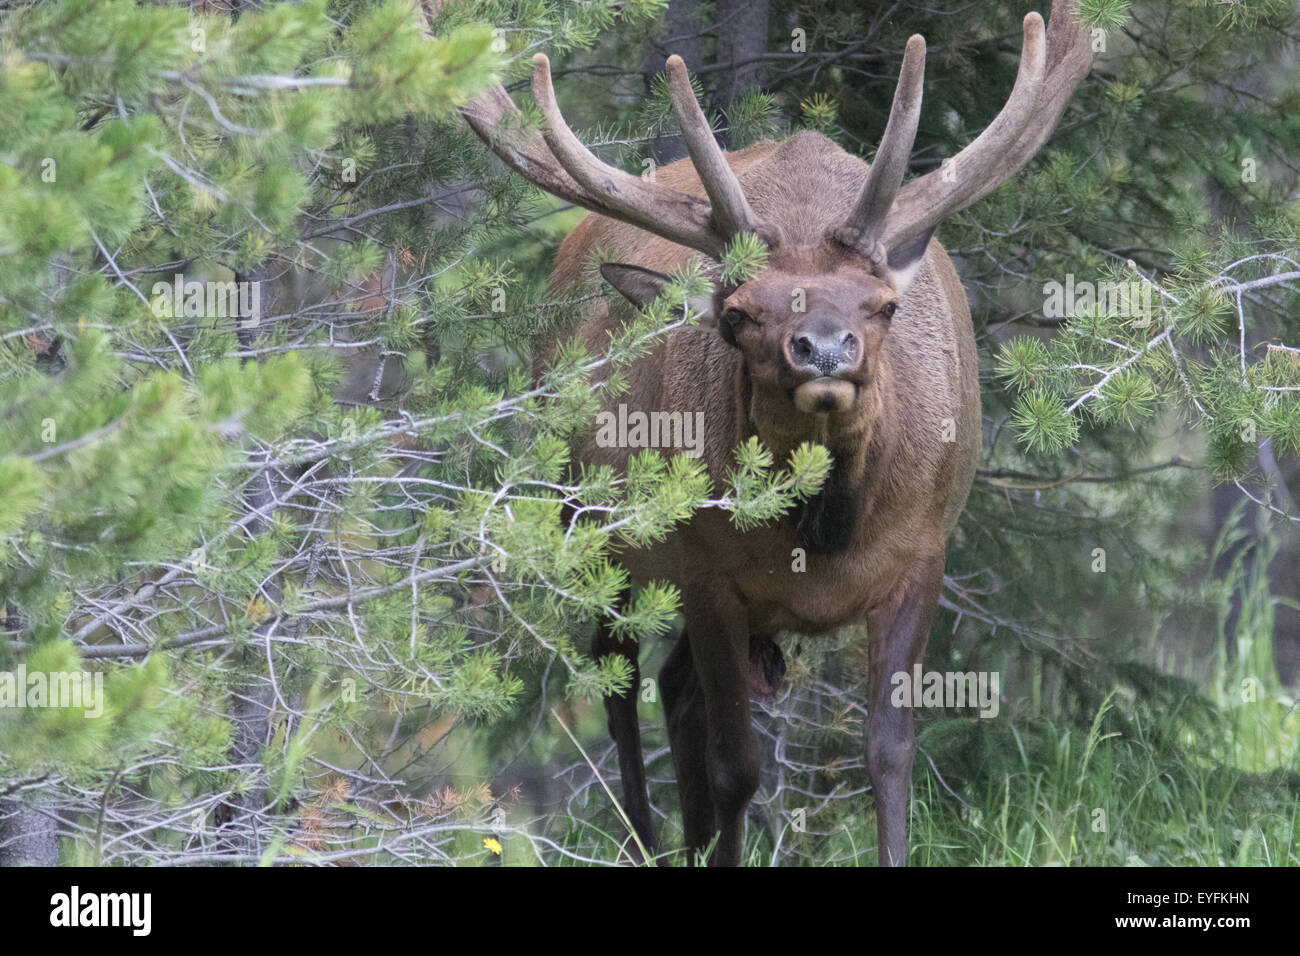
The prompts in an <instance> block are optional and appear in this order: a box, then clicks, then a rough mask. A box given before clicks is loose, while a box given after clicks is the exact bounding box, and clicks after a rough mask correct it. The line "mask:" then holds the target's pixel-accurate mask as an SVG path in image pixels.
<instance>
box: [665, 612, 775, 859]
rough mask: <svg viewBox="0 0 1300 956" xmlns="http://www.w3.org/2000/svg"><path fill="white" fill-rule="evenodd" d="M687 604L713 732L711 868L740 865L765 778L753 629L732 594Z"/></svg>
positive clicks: (709, 747) (708, 746)
mask: <svg viewBox="0 0 1300 956" xmlns="http://www.w3.org/2000/svg"><path fill="white" fill-rule="evenodd" d="M683 603H684V605H685V607H684V610H685V612H686V626H687V630H688V631H689V632H690V635H691V640H690V649H691V660H692V661H693V662H694V665H695V677H696V680H697V681H698V683H699V694H700V696H701V697H703V699H704V713H705V720H706V723H707V729H708V734H707V736H706V738H705V747H704V753H705V758H706V762H707V765H708V780H709V793H710V794H711V795H712V797H713V810H714V814H715V822H716V825H717V833H718V842H717V845H716V847H715V848H714V851H713V855H712V856H711V857H710V858H709V865H710V866H739V865H740V854H741V849H742V845H743V840H744V828H745V810H746V809H747V808H748V807H749V801H750V798H751V797H753V795H754V791H755V790H757V789H758V774H759V762H758V748H757V746H756V745H755V742H754V734H753V731H752V729H751V728H750V723H749V632H748V627H747V626H746V623H745V614H744V610H743V609H742V608H741V607H740V605H739V602H737V601H736V600H735V599H734V598H730V597H728V596H727V595H720V594H716V593H709V594H690V593H688V594H686V595H685V601H684V602H683ZM688 849H689V850H691V851H696V850H702V849H704V846H701V845H698V844H697V845H694V846H688Z"/></svg>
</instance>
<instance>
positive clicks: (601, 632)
mask: <svg viewBox="0 0 1300 956" xmlns="http://www.w3.org/2000/svg"><path fill="white" fill-rule="evenodd" d="M639 651H640V648H639V646H638V645H637V643H636V641H634V640H632V639H631V638H626V639H624V640H619V638H618V637H617V636H616V635H615V634H614V633H613V632H612V631H611V630H610V629H609V622H608V621H606V620H604V619H602V620H601V621H600V623H599V624H598V625H597V626H596V638H595V640H594V641H593V642H592V655H593V656H594V657H595V658H596V660H598V661H599V660H600V659H601V658H602V657H607V656H609V655H611V654H618V655H621V656H622V657H624V658H625V659H626V660H627V661H628V663H629V664H631V665H632V681H631V683H630V684H629V685H628V688H627V690H626V691H624V692H623V693H621V694H612V695H610V696H609V697H606V698H605V714H606V716H608V717H609V735H610V737H611V738H613V740H614V743H615V745H616V747H617V749H618V772H619V775H620V776H621V777H622V779H623V809H624V811H625V812H626V813H627V817H628V820H630V821H631V823H632V827H633V829H635V830H636V834H637V836H638V837H639V838H640V839H641V842H642V844H644V845H645V848H646V850H647V851H648V852H649V853H650V854H651V855H654V854H655V853H657V852H658V851H659V840H658V838H657V837H656V836H655V827H654V819H653V817H652V815H651V811H650V798H649V795H648V793H647V791H646V779H645V760H644V758H643V757H642V754H641V724H640V721H639V719H638V718H637V712H636V695H637V694H638V693H639V692H640V690H641V669H640V664H639V661H638V659H637V658H638V656H639ZM630 852H631V853H633V854H635V855H637V856H639V855H640V851H639V850H638V849H637V848H636V845H635V841H632V848H631V850H630Z"/></svg>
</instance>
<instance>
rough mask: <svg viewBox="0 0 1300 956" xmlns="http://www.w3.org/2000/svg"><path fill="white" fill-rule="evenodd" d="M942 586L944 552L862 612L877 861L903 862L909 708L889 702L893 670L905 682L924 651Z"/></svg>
mask: <svg viewBox="0 0 1300 956" xmlns="http://www.w3.org/2000/svg"><path fill="white" fill-rule="evenodd" d="M942 586H943V557H942V555H940V556H939V557H936V558H932V559H928V560H925V561H923V562H921V563H920V564H918V565H917V566H916V568H915V569H914V570H913V573H912V574H910V575H909V576H908V577H907V578H906V579H905V580H904V582H903V584H902V585H901V586H900V587H899V589H898V591H897V592H896V593H895V594H894V595H893V597H892V598H891V599H890V600H889V601H888V602H887V603H886V604H885V605H883V606H881V607H879V608H877V609H876V610H874V611H872V612H871V614H870V615H868V617H867V641H868V655H869V658H870V662H871V663H870V674H869V677H868V687H869V690H868V696H869V697H870V704H869V710H868V713H867V741H866V745H867V770H868V771H869V772H870V774H871V785H872V788H873V790H874V792H875V797H876V834H877V837H878V839H879V847H878V849H877V854H878V862H879V863H880V865H881V866H905V865H906V864H907V795H908V790H909V788H910V787H911V785H912V757H913V755H914V752H915V746H916V745H915V736H914V727H913V723H912V708H911V707H895V706H894V705H893V703H892V702H891V700H890V698H891V696H892V691H893V689H894V684H893V683H892V681H891V678H892V677H893V675H895V674H897V673H904V674H907V675H908V680H909V681H910V680H911V679H912V678H911V675H912V667H913V665H915V664H917V663H919V662H920V661H921V659H922V658H923V657H924V656H925V645H926V643H927V642H928V641H929V639H930V619H931V617H933V615H934V607H935V604H936V603H937V602H938V600H939V591H940V589H941V588H942Z"/></svg>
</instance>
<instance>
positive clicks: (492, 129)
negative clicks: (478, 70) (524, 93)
mask: <svg viewBox="0 0 1300 956" xmlns="http://www.w3.org/2000/svg"><path fill="white" fill-rule="evenodd" d="M460 113H461V116H463V117H464V118H465V122H466V123H468V124H469V128H470V129H472V130H473V131H474V133H475V134H476V135H477V136H478V138H479V139H481V140H483V142H485V143H487V144H488V146H489V147H491V149H492V152H494V153H496V154H497V156H499V157H500V158H501V161H502V162H504V163H505V164H506V165H507V166H509V167H510V168H511V169H513V170H514V171H515V172H517V173H519V174H520V175H521V176H523V177H524V178H525V179H527V180H528V181H529V182H531V183H533V184H535V185H537V186H539V187H540V188H542V189H544V190H546V191H547V192H548V193H550V194H551V195H553V196H559V197H560V198H561V199H564V200H566V201H568V202H571V203H575V204H577V205H579V206H583V207H586V208H590V207H589V206H588V203H589V202H590V199H589V197H587V196H586V195H585V194H584V193H583V191H582V187H581V186H579V185H578V184H577V183H576V182H574V181H573V177H572V176H570V175H569V174H568V173H566V172H565V171H564V170H563V169H561V168H560V165H559V164H558V163H557V162H556V161H555V157H554V156H553V155H552V154H551V151H550V149H549V148H548V147H547V145H546V142H545V141H544V140H543V139H542V137H541V135H540V134H538V133H535V132H534V133H532V134H531V135H528V134H525V133H524V131H523V114H521V113H520V112H519V109H518V107H516V106H515V104H514V102H513V101H512V100H511V99H510V94H508V93H507V92H506V91H505V88H504V87H502V86H501V85H500V84H498V85H496V86H494V87H492V88H490V89H488V90H486V91H484V92H483V93H480V94H479V95H478V96H476V97H475V98H474V99H473V100H471V101H470V102H468V103H466V104H465V105H464V106H462V107H461V109H460Z"/></svg>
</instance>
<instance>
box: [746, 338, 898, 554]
mask: <svg viewBox="0 0 1300 956" xmlns="http://www.w3.org/2000/svg"><path fill="white" fill-rule="evenodd" d="M737 365H738V368H737V377H736V384H737V391H738V399H739V401H738V403H737V406H736V407H738V408H742V409H744V410H745V420H744V421H743V422H742V423H741V425H742V440H744V439H746V438H748V437H749V436H751V435H753V436H757V438H758V440H759V441H760V442H762V443H763V445H764V446H765V447H766V448H767V449H768V450H769V451H771V452H772V454H773V456H774V457H775V458H776V462H777V464H778V466H783V465H785V464H786V463H787V462H788V459H789V456H790V454H791V453H792V452H793V451H794V450H795V449H796V448H798V447H799V446H800V445H801V444H803V443H804V442H812V443H815V444H819V445H822V446H824V447H825V448H826V450H827V451H829V452H830V453H831V456H832V458H833V459H834V461H833V464H832V466H831V471H830V474H829V475H827V477H826V481H825V482H824V483H823V485H822V487H821V490H820V491H819V492H818V493H817V494H815V495H813V496H812V497H810V498H808V499H806V500H805V501H802V502H799V503H798V504H797V505H796V506H795V507H794V508H793V509H792V510H791V511H790V512H788V513H787V515H786V516H785V518H784V519H783V520H785V521H788V522H789V523H790V524H791V525H792V526H793V528H794V532H795V537H796V539H797V543H798V545H799V546H800V547H803V548H806V549H807V550H808V552H809V553H810V554H821V555H834V554H839V553H841V552H843V551H846V550H848V549H849V548H850V546H851V545H852V544H853V542H854V541H855V540H861V539H862V537H864V535H863V532H864V530H865V525H866V524H867V522H868V521H869V519H870V516H871V514H872V512H873V511H874V510H875V508H874V506H875V504H876V503H877V502H878V501H879V499H880V497H881V495H882V494H883V493H884V491H885V489H886V488H887V487H888V486H889V485H890V484H891V481H890V476H889V462H890V460H891V456H892V451H893V448H894V445H895V439H896V435H895V431H896V429H892V428H890V427H889V422H890V421H891V418H890V416H891V409H897V407H898V404H897V403H896V402H894V401H893V395H894V389H893V376H892V374H891V363H890V361H889V350H888V348H885V349H883V350H882V351H881V354H880V357H879V363H878V365H877V368H876V371H875V372H874V373H873V374H872V376H871V378H870V381H869V382H868V383H867V384H865V385H863V386H862V387H861V391H860V393H859V396H858V401H857V403H856V404H855V406H854V408H853V410H852V411H851V412H850V413H845V414H833V413H828V414H815V415H808V414H804V413H803V412H800V411H798V410H797V409H795V408H794V407H793V405H791V404H790V403H788V402H774V401H770V400H764V399H765V396H762V395H758V394H756V392H755V390H754V388H753V383H752V381H751V380H750V377H749V374H748V370H747V369H746V368H745V365H744V363H743V362H739V363H737Z"/></svg>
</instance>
